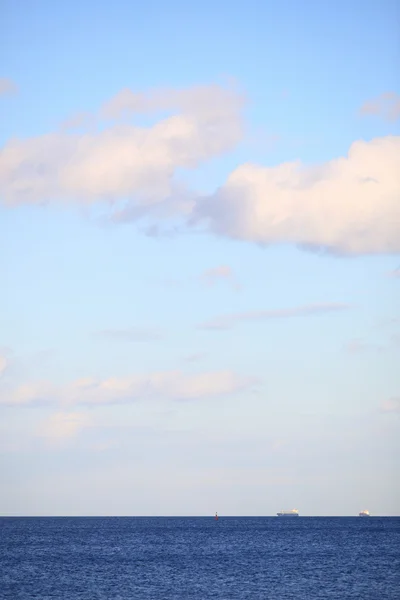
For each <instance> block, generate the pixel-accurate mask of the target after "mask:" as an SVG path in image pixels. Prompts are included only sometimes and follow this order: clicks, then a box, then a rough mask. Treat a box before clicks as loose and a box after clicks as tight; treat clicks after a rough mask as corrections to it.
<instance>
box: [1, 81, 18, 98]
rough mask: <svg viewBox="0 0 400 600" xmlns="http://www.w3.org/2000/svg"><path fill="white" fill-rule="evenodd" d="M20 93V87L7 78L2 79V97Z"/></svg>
mask: <svg viewBox="0 0 400 600" xmlns="http://www.w3.org/2000/svg"><path fill="white" fill-rule="evenodd" d="M17 91H18V86H17V85H16V84H15V83H14V82H13V81H12V80H11V79H7V78H6V77H0V96H6V95H8V94H15V93H16V92H17Z"/></svg>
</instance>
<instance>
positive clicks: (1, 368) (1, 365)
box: [0, 354, 8, 377]
mask: <svg viewBox="0 0 400 600" xmlns="http://www.w3.org/2000/svg"><path fill="white" fill-rule="evenodd" d="M7 366H8V360H7V359H6V357H5V356H3V355H1V354H0V377H1V376H2V375H3V373H5V370H6V369H7Z"/></svg>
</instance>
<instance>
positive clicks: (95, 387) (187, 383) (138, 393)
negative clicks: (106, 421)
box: [0, 371, 256, 406]
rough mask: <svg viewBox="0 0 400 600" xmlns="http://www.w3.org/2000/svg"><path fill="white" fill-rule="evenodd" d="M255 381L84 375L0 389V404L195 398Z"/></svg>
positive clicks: (220, 374)
mask: <svg viewBox="0 0 400 600" xmlns="http://www.w3.org/2000/svg"><path fill="white" fill-rule="evenodd" d="M254 383H256V381H255V379H253V378H246V377H241V376H239V375H237V374H236V373H233V372H231V371H214V372H207V373H200V374H190V375H186V374H184V373H182V372H181V371H167V372H160V373H152V374H149V375H137V376H133V377H126V378H110V379H105V380H97V379H93V378H85V379H80V380H77V381H74V382H72V383H70V384H67V385H65V386H56V385H53V384H51V383H50V382H39V383H32V384H26V385H23V386H19V387H17V388H15V389H12V390H10V389H9V390H8V391H7V390H3V392H1V391H0V404H6V405H11V406H28V405H35V404H41V403H49V404H61V405H63V406H75V405H92V406H95V405H102V404H117V403H126V402H134V401H137V400H148V399H168V400H196V399H201V398H212V397H217V396H223V395H225V394H234V393H236V392H240V391H242V390H245V389H248V388H251V387H252V386H253V385H254Z"/></svg>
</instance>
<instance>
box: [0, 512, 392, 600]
mask: <svg viewBox="0 0 400 600" xmlns="http://www.w3.org/2000/svg"><path fill="white" fill-rule="evenodd" d="M0 598H2V599H6V598H7V599H8V598H10V599H12V600H19V599H20V600H25V599H29V600H30V599H33V598H37V599H40V600H47V599H50V598H51V599H52V600H53V599H56V598H57V599H58V598H60V599H61V598H62V599H63V600H69V599H75V598H76V599H79V600H96V599H99V600H100V599H107V600H119V599H121V600H122V599H123V600H125V599H130V600H131V599H135V600H141V599H151V600H168V599H176V600H178V599H179V600H180V599H182V600H183V599H185V600H191V599H198V600H206V599H208V598H213V599H218V600H228V599H230V598H232V599H239V598H255V599H258V598H260V599H270V600H287V599H295V600H314V599H321V600H322V599H324V600H325V599H328V598H332V599H335V600H346V599H350V598H351V599H354V598H357V599H360V600H361V599H362V600H395V599H399V598H400V518H389V517H387V518H378V517H371V518H369V519H368V518H367V519H360V518H311V517H299V518H294V519H282V518H278V517H263V518H256V517H251V518H245V517H241V518H235V517H226V518H224V517H220V519H219V520H218V521H215V520H214V519H213V517H212V516H211V517H210V518H204V517H198V518H187V517H182V518H172V517H171V518H163V517H158V518H144V517H143V518H140V517H138V518H130V517H109V518H103V517H82V518H72V517H64V518H61V517H59V518H52V517H49V518H0Z"/></svg>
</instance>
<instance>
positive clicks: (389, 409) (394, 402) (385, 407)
mask: <svg viewBox="0 0 400 600" xmlns="http://www.w3.org/2000/svg"><path fill="white" fill-rule="evenodd" d="M381 411H382V412H386V413H398V412H400V397H399V398H390V399H389V400H384V401H383V402H382V404H381Z"/></svg>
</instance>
